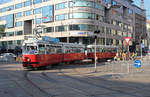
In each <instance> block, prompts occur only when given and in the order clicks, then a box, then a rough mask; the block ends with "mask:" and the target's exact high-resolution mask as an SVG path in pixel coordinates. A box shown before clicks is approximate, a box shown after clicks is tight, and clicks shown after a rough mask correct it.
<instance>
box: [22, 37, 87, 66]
mask: <svg viewBox="0 0 150 97" xmlns="http://www.w3.org/2000/svg"><path fill="white" fill-rule="evenodd" d="M84 48H85V46H83V45H79V44H72V43H54V42H52V41H43V40H39V39H36V38H29V39H28V40H25V41H24V42H23V67H27V68H40V67H45V66H48V65H52V64H58V63H62V62H72V61H76V60H83V59H85V54H84Z"/></svg>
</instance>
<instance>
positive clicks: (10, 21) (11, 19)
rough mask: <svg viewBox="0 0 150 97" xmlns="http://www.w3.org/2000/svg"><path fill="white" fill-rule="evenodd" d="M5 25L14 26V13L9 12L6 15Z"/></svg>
mask: <svg viewBox="0 0 150 97" xmlns="http://www.w3.org/2000/svg"><path fill="white" fill-rule="evenodd" d="M6 27H7V28H12V27H14V14H10V15H7V16H6Z"/></svg>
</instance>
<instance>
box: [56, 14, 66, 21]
mask: <svg viewBox="0 0 150 97" xmlns="http://www.w3.org/2000/svg"><path fill="white" fill-rule="evenodd" d="M67 18H68V15H67V14H61V15H56V21H59V20H66V19H67Z"/></svg>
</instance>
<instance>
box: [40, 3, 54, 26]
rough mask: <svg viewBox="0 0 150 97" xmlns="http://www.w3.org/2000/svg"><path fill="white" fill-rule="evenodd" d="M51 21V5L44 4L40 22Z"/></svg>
mask: <svg viewBox="0 0 150 97" xmlns="http://www.w3.org/2000/svg"><path fill="white" fill-rule="evenodd" d="M51 21H53V5H50V6H44V7H43V8H42V22H44V23H46V22H51Z"/></svg>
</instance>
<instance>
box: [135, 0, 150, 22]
mask: <svg viewBox="0 0 150 97" xmlns="http://www.w3.org/2000/svg"><path fill="white" fill-rule="evenodd" d="M133 1H134V3H135V4H136V5H138V6H140V1H141V0H133ZM144 7H145V8H146V16H147V18H148V19H149V20H150V0H144Z"/></svg>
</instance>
